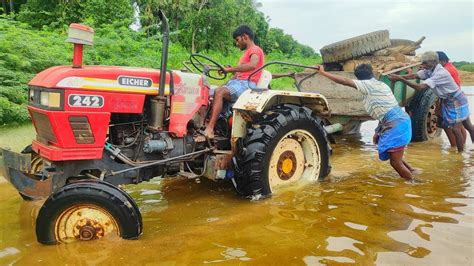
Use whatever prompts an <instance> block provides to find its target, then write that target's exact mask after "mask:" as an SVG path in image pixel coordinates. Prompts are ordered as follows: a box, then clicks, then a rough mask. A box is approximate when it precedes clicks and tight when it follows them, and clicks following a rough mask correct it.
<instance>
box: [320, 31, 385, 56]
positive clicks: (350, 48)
mask: <svg viewBox="0 0 474 266" xmlns="http://www.w3.org/2000/svg"><path fill="white" fill-rule="evenodd" d="M389 46H390V38H389V32H388V30H380V31H374V32H371V33H367V34H364V35H360V36H356V37H353V38H350V39H347V40H343V41H339V42H336V43H332V44H329V45H326V46H324V47H323V48H321V49H320V52H321V56H322V58H323V62H324V63H335V62H341V61H345V60H348V59H353V58H357V57H360V56H363V55H367V54H371V53H373V52H375V51H377V50H381V49H383V48H386V47H389Z"/></svg>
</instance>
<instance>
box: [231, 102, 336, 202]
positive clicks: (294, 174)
mask: <svg viewBox="0 0 474 266" xmlns="http://www.w3.org/2000/svg"><path fill="white" fill-rule="evenodd" d="M241 144H242V145H241V146H242V147H245V148H243V149H242V154H241V158H240V160H239V162H238V167H239V169H240V174H239V176H238V177H237V180H236V183H237V190H238V191H239V192H240V193H241V194H243V195H244V196H259V195H261V196H268V195H270V194H271V193H274V192H275V191H277V190H278V188H280V187H281V186H282V185H286V184H291V183H297V182H301V181H304V180H306V181H316V180H322V179H324V178H325V177H326V176H327V175H328V174H329V172H330V165H329V156H330V152H331V150H330V147H329V144H328V140H327V137H326V132H325V131H324V129H323V127H322V125H321V120H320V119H319V118H317V117H314V116H313V115H312V111H311V110H310V109H308V108H306V107H302V106H297V105H290V104H285V105H279V106H276V107H274V108H273V109H271V110H270V111H268V112H266V114H264V115H263V116H262V117H261V118H260V119H259V120H258V121H256V122H255V123H254V124H253V125H251V126H250V127H249V128H248V130H247V136H246V137H245V139H243V141H242V143H241Z"/></svg>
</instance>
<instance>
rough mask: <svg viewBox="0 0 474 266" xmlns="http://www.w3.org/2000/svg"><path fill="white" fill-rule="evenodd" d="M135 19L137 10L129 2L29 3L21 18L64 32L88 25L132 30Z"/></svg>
mask: <svg viewBox="0 0 474 266" xmlns="http://www.w3.org/2000/svg"><path fill="white" fill-rule="evenodd" d="M132 19H133V7H132V4H131V2H130V1H129V0H115V1H107V0H82V1H81V0H28V1H27V2H26V4H24V5H23V6H22V7H21V10H20V13H19V16H18V20H20V21H22V22H25V23H28V24H30V25H31V26H33V27H35V28H41V27H43V26H50V27H53V28H60V27H62V26H63V25H69V24H70V23H77V22H85V21H87V22H88V23H87V24H90V26H99V27H100V26H102V25H105V24H111V23H115V22H118V23H121V24H123V25H127V26H128V25H129V24H130V23H131V22H132Z"/></svg>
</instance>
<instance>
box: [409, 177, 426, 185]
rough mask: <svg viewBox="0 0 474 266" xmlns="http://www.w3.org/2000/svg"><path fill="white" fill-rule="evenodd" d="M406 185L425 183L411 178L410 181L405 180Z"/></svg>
mask: <svg viewBox="0 0 474 266" xmlns="http://www.w3.org/2000/svg"><path fill="white" fill-rule="evenodd" d="M406 183H408V184H423V183H425V181H423V180H421V179H418V178H412V179H410V180H407V181H406Z"/></svg>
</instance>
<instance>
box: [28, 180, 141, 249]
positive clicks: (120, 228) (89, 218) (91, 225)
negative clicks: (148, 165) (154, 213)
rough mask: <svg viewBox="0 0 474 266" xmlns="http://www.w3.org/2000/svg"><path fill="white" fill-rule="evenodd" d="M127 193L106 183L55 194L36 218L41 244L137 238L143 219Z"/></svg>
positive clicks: (86, 183) (68, 187)
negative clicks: (102, 238) (112, 237)
mask: <svg viewBox="0 0 474 266" xmlns="http://www.w3.org/2000/svg"><path fill="white" fill-rule="evenodd" d="M130 199H131V198H130V197H129V196H127V194H126V192H124V191H122V190H121V189H119V188H117V187H114V186H112V185H110V184H105V182H97V181H81V182H77V183H72V184H69V185H66V186H64V187H63V188H61V189H60V190H58V191H57V192H55V193H54V194H52V195H51V196H50V197H49V198H48V199H47V200H46V202H45V203H44V204H43V206H42V207H41V209H40V211H39V213H38V217H37V219H36V237H37V240H38V242H40V243H42V244H57V243H67V242H71V241H76V240H94V239H98V238H101V237H103V236H106V235H108V234H116V235H119V236H120V237H122V238H124V239H136V238H138V237H139V236H140V234H141V233H142V230H143V228H142V220H141V215H140V212H139V211H137V210H138V208H137V207H136V205H135V203H132V202H131V200H130Z"/></svg>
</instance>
